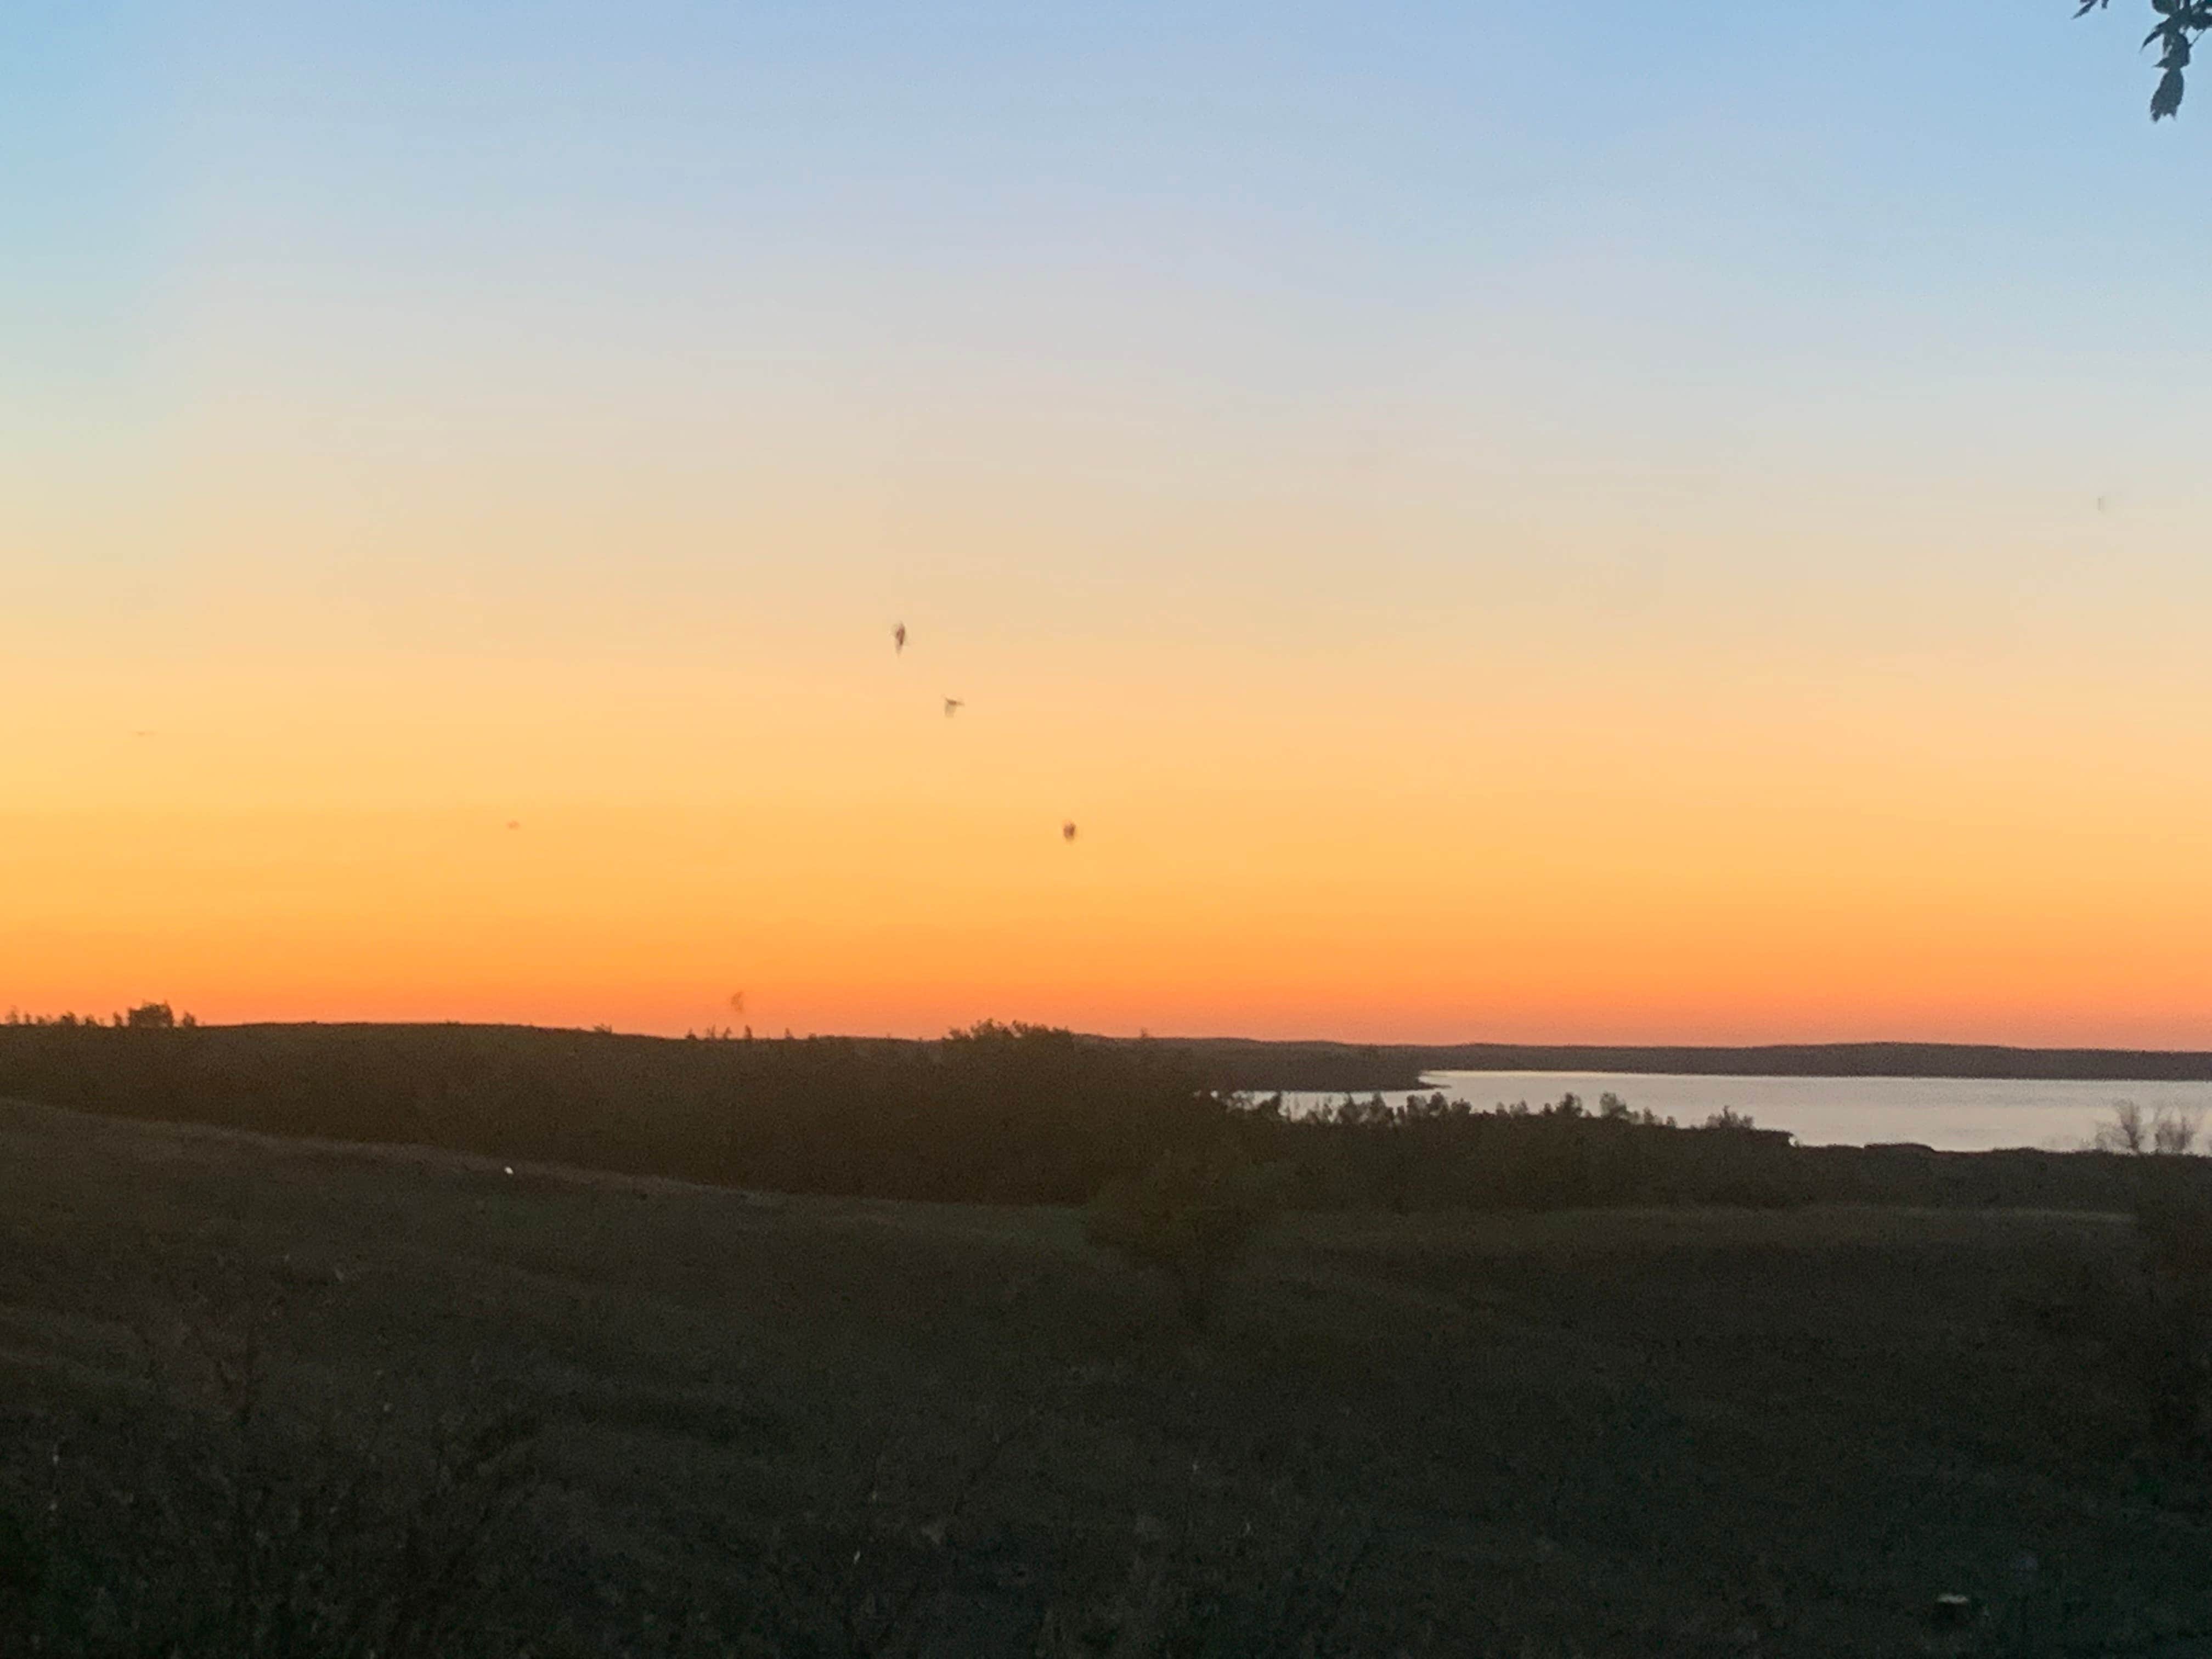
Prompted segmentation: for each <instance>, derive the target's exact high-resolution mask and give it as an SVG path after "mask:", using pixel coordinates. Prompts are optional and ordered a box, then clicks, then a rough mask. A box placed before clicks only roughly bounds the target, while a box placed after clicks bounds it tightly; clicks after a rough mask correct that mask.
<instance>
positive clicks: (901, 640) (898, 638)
mask: <svg viewBox="0 0 2212 1659" xmlns="http://www.w3.org/2000/svg"><path fill="white" fill-rule="evenodd" d="M891 648H892V649H893V650H894V651H903V650H905V649H906V624H905V623H900V624H899V625H898V626H897V627H896V628H894V629H891Z"/></svg>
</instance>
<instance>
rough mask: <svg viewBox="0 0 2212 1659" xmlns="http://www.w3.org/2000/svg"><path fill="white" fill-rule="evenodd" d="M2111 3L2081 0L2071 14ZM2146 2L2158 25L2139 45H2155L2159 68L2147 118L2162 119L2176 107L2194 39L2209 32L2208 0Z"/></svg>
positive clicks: (2211, 17)
mask: <svg viewBox="0 0 2212 1659" xmlns="http://www.w3.org/2000/svg"><path fill="white" fill-rule="evenodd" d="M2150 4H2151V9H2152V10H2153V11H2154V12H2156V13H2157V14H2158V19H2159V21H2158V26H2157V27H2155V28H2154V29H2152V30H2151V32H2150V33H2148V34H2146V35H2145V36H2143V45H2144V46H2145V47H2147V48H2148V47H2150V46H2156V47H2158V48H2159V58H2158V66H2159V68H2160V70H2161V71H2163V72H2162V73H2161V74H2160V76H2159V77H2158V89H2157V90H2156V91H2155V92H2154V93H2152V94H2151V95H2150V118H2151V119H2152V120H2154V121H2163V120H2164V119H2166V117H2167V116H2169V115H2172V114H2175V113H2176V112H2179V110H2180V108H2181V94H2182V93H2183V92H2184V91H2185V89H2186V83H2185V72H2186V71H2187V70H2188V68H2189V61H2190V58H2191V56H2192V55H2193V53H2194V51H2195V48H2196V45H2197V40H2199V39H2200V38H2202V37H2203V35H2205V34H2206V33H2212V0H2150ZM2111 5H2112V0H2081V3H2080V4H2079V5H2078V6H2077V7H2076V8H2075V12H2074V15H2075V16H2076V17H2087V15H2089V14H2090V13H2091V12H2093V11H2104V10H2106V9H2109V8H2110V7H2111Z"/></svg>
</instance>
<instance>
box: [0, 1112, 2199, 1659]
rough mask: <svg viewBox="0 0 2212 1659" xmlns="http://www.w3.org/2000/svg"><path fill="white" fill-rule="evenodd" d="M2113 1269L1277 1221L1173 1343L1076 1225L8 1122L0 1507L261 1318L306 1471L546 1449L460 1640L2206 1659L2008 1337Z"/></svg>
mask: <svg viewBox="0 0 2212 1659" xmlns="http://www.w3.org/2000/svg"><path fill="white" fill-rule="evenodd" d="M2127 1238H2128V1235H2127V1230H2126V1228H2125V1227H2124V1225H2123V1224H2121V1223H2120V1222H2118V1220H2116V1219H2114V1218H2106V1217H2098V1216H2082V1215H2078V1214H2077V1215H2069V1216H2054V1215H2038V1214H2030V1213H2019V1212H1911V1211H1895V1210H1889V1211H1850V1210H1827V1211H1820V1210H1814V1211H1806V1212H1790V1213H1759V1214H1746V1213H1731V1212H1668V1213H1649V1212H1613V1213H1582V1214H1563V1215H1552V1216H1544V1217H1535V1218H1519V1217H1510V1216H1508V1217H1492V1218H1480V1219H1473V1220H1462V1219H1455V1218H1437V1217H1428V1218H1407V1219H1390V1218H1359V1217H1303V1218H1296V1219H1294V1220H1293V1221H1291V1222H1289V1223H1286V1224H1285V1225H1284V1226H1283V1228H1282V1230H1281V1231H1279V1233H1278V1234H1277V1235H1276V1236H1275V1237H1274V1238H1273V1240H1271V1242H1270V1243H1268V1245H1267V1247H1266V1248H1265V1249H1263V1250H1262V1251H1261V1253H1260V1254H1259V1255H1258V1256H1257V1257H1256V1258H1255V1261H1253V1263H1252V1264H1251V1265H1250V1267H1249V1269H1248V1270H1247V1272H1246V1273H1245V1275H1244V1277H1243V1280H1242V1282H1241V1283H1240V1284H1239V1285H1238V1286H1237V1288H1236V1290H1235V1291H1233V1292H1232V1293H1231V1296H1230V1297H1228V1299H1227V1304H1226V1310H1225V1316H1224V1318H1223V1321H1222V1325H1221V1328H1219V1329H1218V1330H1217V1331H1216V1332H1215V1333H1214V1334H1212V1335H1211V1336H1210V1337H1208V1338H1207V1339H1206V1340H1204V1341H1203V1342H1200V1343H1193V1342H1190V1341H1188V1340H1185V1339H1184V1338H1183V1337H1182V1335H1181V1334H1180V1333H1178V1332H1177V1331H1176V1329H1175V1328H1174V1326H1173V1325H1172V1323H1171V1319H1170V1313H1169V1310H1168V1304H1167V1299H1166V1294H1165V1291H1164V1288H1163V1287H1161V1286H1158V1285H1153V1284H1152V1283H1150V1282H1149V1281H1147V1280H1146V1279H1142V1278H1139V1277H1136V1276H1133V1275H1132V1274H1131V1273H1128V1272H1127V1271H1126V1270H1123V1269H1121V1268H1120V1267H1116V1266H1115V1265H1114V1264H1112V1263H1110V1262H1109V1261H1104V1260H1103V1259H1101V1258H1099V1257H1098V1256H1097V1255H1095V1254H1094V1253H1092V1252H1091V1250H1090V1249H1088V1248H1087V1247H1086V1246H1085V1244H1084V1243H1083V1242H1082V1237H1081V1225H1080V1218H1079V1217H1078V1216H1076V1215H1074V1214H1072V1213H1070V1212H1065V1211H1052V1210H1037V1211H1027V1212H1011V1211H994V1210H983V1209H975V1208H966V1207H957V1206H918V1205H898V1204H890V1203H872V1202H860V1201H842V1200H801V1199H793V1200H767V1199H763V1198H759V1197H756V1196H750V1195H747V1194H741V1193H733V1192H728V1191H718V1190H713V1189H707V1188H691V1187H685V1186H683V1185H680V1184H677V1183H672V1182H655V1181H649V1180H629V1179H624V1178H621V1177H611V1176H580V1175H572V1174H568V1173H564V1172H562V1171H557V1170H535V1169H526V1170H521V1171H520V1172H518V1174H516V1175H515V1176H512V1177H510V1176H507V1175H505V1174H503V1173H502V1172H501V1168H500V1166H499V1165H497V1164H493V1163H489V1162H486V1161H483V1160H477V1159H471V1158H459V1157H451V1156H446V1155H441V1154H438V1155H434V1154H427V1153H416V1152H405V1151H402V1150H392V1149H384V1150H362V1149H359V1148H348V1147H337V1146H317V1145H313V1144H309V1143H302V1142H276V1141H268V1140H262V1139H255V1138H252V1137H248V1136H242V1135H237V1134H231V1133H222V1132H215V1131H205V1130H188V1129H177V1128H172V1127H162V1126H155V1125H145V1124H137V1123H126V1122H120V1121H102V1120H97V1119H92V1118H86V1117H80V1116H76V1115H70V1114H66V1113H61V1112H56V1111H52V1110H48V1109H41V1108H29V1107H17V1106H0V1376H4V1377H5V1379H6V1389H5V1395H4V1401H5V1406H6V1413H7V1416H8V1419H9V1431H10V1433H9V1440H8V1444H9V1447H10V1448H11V1452H10V1454H9V1455H10V1456H11V1458H12V1460H13V1461H12V1463H11V1464H10V1466H9V1469H8V1471H7V1479H8V1480H9V1481H10V1482H12V1483H14V1484H15V1485H16V1486H18V1487H21V1486H25V1485H28V1486H31V1487H32V1489H33V1491H32V1496H33V1498H35V1497H36V1493H37V1491H38V1488H37V1486H36V1483H37V1482H38V1481H39V1480H42V1479H46V1478H49V1477H48V1476H47V1475H46V1473H45V1472H46V1469H47V1468H48V1467H49V1466H48V1463H47V1461H46V1459H47V1454H48V1452H49V1450H50V1449H58V1448H60V1447H63V1446H66V1448H67V1449H68V1453H69V1456H70V1458H71V1459H83V1458H99V1457H109V1458H117V1459H124V1458H127V1457H128V1456H130V1455H131V1450H130V1448H129V1445H128V1443H127V1441H128V1436H127V1434H124V1433H122V1432H121V1431H117V1430H115V1429H113V1428H112V1426H111V1429H110V1430H109V1431H106V1437H105V1438H103V1437H102V1434H101V1433H100V1431H95V1430H94V1429H91V1428H87V1427H85V1426H83V1425H84V1424H85V1423H86V1422H88V1421H90V1420H92V1419H91V1418H90V1417H88V1413H94V1415H95V1416H96V1413H95V1412H94V1408H95V1407H99V1406H100V1403H101V1402H103V1401H104V1402H106V1407H107V1413H106V1420H107V1421H108V1423H109V1424H110V1425H115V1424H118V1423H120V1424H124V1425H128V1424H129V1423H131V1421H133V1420H134V1414H136V1415H137V1416H150V1415H151V1413H152V1410H153V1407H152V1405H151V1403H150V1401H151V1398H152V1396H151V1395H149V1392H148V1389H147V1386H146V1384H145V1383H143V1381H141V1380H138V1379H139V1377H140V1376H141V1374H142V1373H143V1370H145V1366H144V1364H143V1359H142V1349H143V1346H144V1345H143V1344H142V1343H141V1341H140V1340H139V1334H143V1333H146V1332H152V1333H154V1336H153V1337H152V1339H150V1340H151V1341H152V1345H153V1346H154V1347H155V1351H156V1352H161V1346H160V1345H161V1340H163V1339H162V1337H161V1333H162V1332H165V1331H168V1330H171V1329H172V1328H176V1329H182V1328H183V1326H184V1324H185V1323H194V1322H196V1323H197V1325H198V1326H199V1327H200V1328H203V1329H204V1331H208V1332H212V1333H213V1336H212V1338H211V1339H210V1340H213V1341H215V1342H216V1343H217V1344H220V1343H221V1342H222V1341H225V1340H229V1338H230V1336H231V1335H232V1334H234V1333H235V1332H236V1331H237V1330H239V1329H240V1328H241V1321H242V1315H240V1312H239V1309H240V1307H241V1306H244V1305H248V1304H250V1305H253V1306H258V1307H260V1308H262V1309H264V1310H266V1312H267V1315H268V1325H267V1330H266V1336H265V1345H266V1350H267V1353H268V1355H269V1356H270V1358H268V1361H267V1364H268V1368H269V1376H270V1393H271V1397H272V1399H274V1400H276V1401H278V1402H279V1403H280V1405H281V1407H282V1409H283V1412H284V1413H288V1414H289V1416H290V1417H291V1418H292V1419H295V1422H296V1423H297V1424H298V1425H304V1426H306V1427H307V1428H310V1429H313V1428H316V1427H318V1426H321V1427H326V1428H331V1429H334V1430H335V1431H337V1434H338V1435H339V1437H341V1438H343V1437H345V1436H347V1435H349V1434H356V1431H355V1430H354V1429H352V1428H350V1427H349V1425H358V1424H362V1423H370V1422H379V1421H383V1420H386V1419H383V1418H382V1417H381V1410H382V1407H384V1406H385V1405H386V1403H390V1404H391V1405H392V1407H393V1408H394V1409H393V1413H392V1417H391V1419H389V1421H390V1422H392V1423H396V1424H399V1425H417V1424H420V1423H422V1422H425V1421H427V1420H428V1417H429V1415H431V1414H432V1413H434V1412H435V1409H436V1408H438V1407H449V1406H452V1405H453V1404H455V1403H457V1402H465V1401H467V1402H479V1403H483V1404H485V1405H487V1406H489V1405H490V1404H493V1403H499V1404H522V1405H526V1406H527V1407H531V1408H532V1409H533V1410H535V1411H537V1412H538V1413H542V1414H543V1416H544V1419H545V1422H546V1428H545V1430H544V1433H543V1435H542V1437H541V1438H540V1440H539V1442H538V1466H539V1469H540V1474H541V1476H542V1483H541V1485H540V1486H539V1487H538V1492H537V1497H536V1500H535V1503H534V1506H533V1508H532V1510H531V1512H530V1527H529V1528H528V1529H527V1530H526V1532H518V1533H516V1534H514V1535H513V1536H511V1537H507V1536H504V1535H503V1536H502V1538H501V1541H500V1543H499V1546H498V1547H499V1549H500V1550H501V1551H502V1552H505V1553H506V1556H507V1558H508V1559H512V1560H513V1561H514V1562H516V1563H518V1564H519V1565H520V1567H521V1568H522V1571H520V1573H519V1574H518V1575H516V1576H517V1577H519V1578H520V1580H521V1583H520V1586H519V1588H515V1589H513V1593H512V1595H510V1597H509V1598H508V1601H507V1602H505V1603H502V1605H505V1606H508V1607H511V1608H512V1612H511V1614H510V1616H511V1617H513V1618H514V1619H517V1620H522V1621H524V1622H526V1624H528V1625H530V1626H532V1627H533V1628H537V1629H541V1630H553V1629H555V1628H562V1629H566V1630H568V1632H570V1633H571V1641H570V1646H571V1650H574V1651H579V1652H580V1651H586V1650H598V1651H610V1652H611V1651H621V1650H625V1648H627V1650H631V1651H636V1652H640V1653H643V1652H695V1651H696V1652H702V1653H703V1652H723V1651H732V1650H745V1649H747V1648H757V1649H759V1650H785V1651H801V1650H814V1651H826V1652H836V1651H848V1650H874V1651H880V1652H897V1651H921V1652H939V1653H996V1652H1005V1653H1031V1652H1036V1651H1047V1652H1056V1653H1077V1652H1094V1651H1095V1652H1105V1651H1109V1650H1111V1651H1116V1652H1124V1653H1141V1652H1152V1651H1216V1652H1225V1653H1231V1652H1263V1651H1290V1652H1295V1651H1297V1650H1298V1649H1299V1644H1300V1643H1301V1642H1302V1641H1304V1640H1305V1639H1306V1638H1313V1641H1314V1645H1315V1649H1316V1650H1317V1651H1321V1652H1330V1651H1345V1652H1370V1653H1372V1652H1382V1653H1389V1652H1396V1651H1401V1650H1405V1651H1412V1652H1424V1651H1428V1652H1437V1653H1447V1652H1449V1653H1485V1652H1493V1653H1498V1654H1506V1655H1515V1656H1519V1655H1523V1654H1527V1655H1532V1656H1534V1655H1562V1656H1563V1655H1566V1654H1570V1653H1580V1654H1586V1655H1601V1654H1602V1655H1611V1654H1616V1653H1651V1654H1676V1653H1680V1654H1705V1653H1736V1654H1751V1653H1757V1654H1760V1655H1765V1656H1785V1655H1792V1654H1844V1653H1875V1652H1917V1651H1926V1650H1933V1649H1929V1647H1927V1646H1926V1645H1925V1641H1924V1638H1923V1634H1922V1628H1923V1626H1922V1618H1923V1612H1924V1610H1925V1608H1926V1607H1927V1606H1928V1604H1929V1601H1931V1599H1932V1598H1933V1597H1934V1596H1935V1595H1936V1594H1937V1593H1939V1592H1942V1591H1946V1590H1960V1591H1964V1592H1967V1593H1970V1594H1972V1595H1976V1596H1978V1597H1980V1598H1983V1599H1984V1601H1986V1602H1988V1603H1989V1604H1990V1606H1991V1607H1992V1609H1993V1612H1992V1615H1991V1621H1990V1623H1989V1624H1987V1625H1986V1626H1984V1627H1983V1629H1982V1631H1981V1632H1980V1635H1979V1636H1978V1638H1977V1639H1978V1640H1981V1641H1983V1642H1984V1643H1985V1644H1987V1645H1985V1646H1984V1648H1982V1649H1978V1650H1986V1651H1992V1652H1994V1651H2027V1652H2034V1651H2051V1652H2060V1651H2068V1652H2074V1651H2086V1652H2108V1651H2110V1652H2145V1653H2150V1652H2158V1653H2173V1654H2182V1653H2201V1652H2203V1651H2205V1650H2207V1649H2206V1645H2205V1644H2206V1642H2208V1641H2212V1635H2208V1636H2206V1637H2203V1638H2199V1637H2197V1636H2194V1635H2192V1634H2191V1632H2195V1631H2203V1632H2212V1584H2208V1583H2207V1582H2206V1580H2205V1578H2204V1576H2203V1571H2202V1564H2203V1560H2204V1559H2206V1557H2205V1547H2206V1544H2207V1542H2208V1541H2212V1523H2208V1519H2207V1517H2206V1516H2203V1514H2201V1513H2197V1512H2195V1511H2194V1510H2191V1509H2188V1508H2186V1507H2185V1506H2184V1505H2182V1504H2181V1503H2180V1502H2179V1498H2177V1496H2176V1492H2175V1491H2174V1490H2172V1489H2170V1488H2167V1489H2161V1488H2160V1486H2159V1485H2158V1483H2157V1481H2156V1480H2155V1479H2154V1478H2153V1477H2154V1473H2155V1472H2154V1468H2152V1466H2149V1465H2147V1464H2145V1463H2144V1462H2143V1461H2142V1459H2141V1458H2140V1457H2134V1456H2131V1455H2130V1453H2129V1451H2128V1446H2129V1444H2130V1443H2131V1442H2132V1441H2133V1440H2134V1439H2135V1438H2136V1425H2135V1424H2134V1422H2133V1419H2132V1413H2133V1412H2134V1410H2135V1407H2133V1406H2132V1405H2131V1404H2130V1398H2131V1396H2130V1395H2129V1393H2128V1391H2127V1390H2126V1389H2125V1387H2124V1378H2122V1377H2120V1376H2118V1374H2117V1373H2116V1372H2115V1371H2114V1370H2112V1368H2111V1367H2110V1365H2109V1363H2108V1362H2106V1361H2104V1360H2101V1359H2099V1358H2096V1357H2095V1356H2094V1355H2093V1354H2092V1353H2091V1352H2090V1351H2089V1349H2088V1348H2087V1346H2084V1345H2083V1343H2082V1342H2081V1340H2078V1339H2075V1338H2060V1337H2054V1336H2051V1335H2049V1334H2044V1333H2043V1332H2042V1331H2041V1330H2040V1329H2039V1327H2038V1326H2037V1325H2036V1323H2035V1322H2033V1321H2032V1320H2030V1319H2028V1318H2027V1317H2025V1316H2024V1315H2023V1310H2024V1309H2025V1308H2027V1307H2028V1306H2030V1305H2031V1304H2037V1303H2039V1302H2044V1301H2047V1300H2048V1299H2049V1298H2050V1297H2051V1296H2053V1295H2054V1294H2056V1295H2057V1296H2058V1297H2060V1299H2061V1301H2062V1302H2063V1300H2064V1298H2065V1297H2066V1296H2067V1295H2069V1294H2070V1293H2071V1287H2073V1286H2075V1285H2079V1284H2081V1283H2084V1282H2088V1283H2095V1282H2097V1281H2098V1280H2099V1279H2100V1277H2101V1276H2102V1275H2105V1274H2106V1273H2111V1272H2113V1271H2115V1266H2114V1264H2115V1263H2116V1262H2117V1261H2118V1260H2119V1258H2120V1256H2121V1255H2122V1254H2123V1253H2124V1251H2125V1250H2126V1249H2127V1248H2128V1243H2127ZM186 1314H189V1316H190V1319H189V1321H184V1322H180V1316H183V1315H186ZM178 1352H182V1350H181V1349H179V1350H178ZM188 1369H189V1368H183V1367H173V1368H172V1370H171V1373H170V1374H171V1375H172V1376H173V1377H183V1376H185V1375H186V1371H187V1370H188ZM177 1391H178V1392H179V1395H180V1397H181V1396H184V1395H189V1394H190V1389H189V1387H187V1386H185V1384H183V1383H179V1384H178V1385H177ZM385 1432H386V1433H387V1434H391V1435H398V1436H404V1435H406V1434H409V1433H413V1432H415V1430H414V1429H413V1428H412V1427H402V1428H400V1429H398V1430H387V1431H385ZM364 1443H365V1442H364ZM52 1467H54V1468H60V1467H62V1466H61V1465H59V1464H56V1465H53V1466H52ZM2026 1554H2033V1556H2034V1558H2035V1559H2036V1563H2037V1565H2036V1568H2035V1570H2034V1571H2033V1572H2030V1571H2026V1570H2025V1565H2024V1564H2023V1563H2022V1562H2021V1557H2023V1555H2026ZM855 1556H857V1557H858V1559H857V1560H856V1559H854V1558H855ZM153 1565H155V1568H156V1569H157V1570H158V1568H159V1566H160V1564H159V1563H158V1562H157V1563H155V1564H153ZM2004 1632H2014V1633H2015V1634H2018V1633H2020V1632H2027V1633H2028V1634H2029V1636H2030V1638H2032V1640H2033V1641H2035V1642H2041V1643H2044V1644H2046V1645H2045V1646H2041V1647H2038V1646H2034V1645H2029V1646H2026V1647H2015V1646H2009V1645H2007V1646H1999V1645H1996V1644H1997V1642H1998V1638H1999V1637H2000V1636H2001V1635H2002V1634H2003V1633H2004ZM2007 1639H2008V1640H2010V1639H2011V1638H2007ZM1116 1643H1118V1644H1119V1645H1118V1646H1116V1645H1115V1644H1116ZM554 1650H559V1649H558V1648H557V1645H556V1648H555V1649H554Z"/></svg>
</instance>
